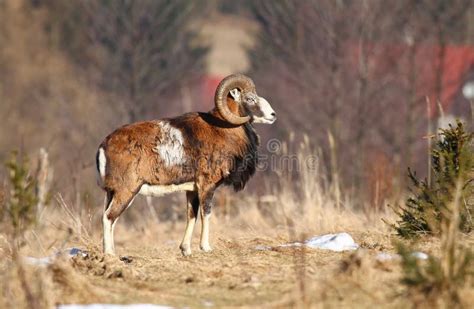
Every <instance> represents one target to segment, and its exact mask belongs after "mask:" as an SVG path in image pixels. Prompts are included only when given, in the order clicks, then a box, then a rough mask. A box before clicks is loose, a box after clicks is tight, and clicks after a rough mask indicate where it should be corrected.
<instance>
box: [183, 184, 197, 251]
mask: <svg viewBox="0 0 474 309" xmlns="http://www.w3.org/2000/svg"><path fill="white" fill-rule="evenodd" d="M186 199H187V206H186V231H185V232H184V237H183V241H182V242H181V245H180V246H179V248H180V249H181V253H182V254H183V255H184V256H188V255H191V238H192V236H193V231H194V225H195V224H196V220H197V216H198V211H199V199H198V196H197V193H196V192H193V191H187V192H186Z"/></svg>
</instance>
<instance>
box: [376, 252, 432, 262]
mask: <svg viewBox="0 0 474 309" xmlns="http://www.w3.org/2000/svg"><path fill="white" fill-rule="evenodd" d="M411 255H412V256H413V257H415V258H417V259H419V260H427V259H428V254H426V253H424V252H420V251H415V252H412V253H411ZM401 258H402V257H401V256H400V255H399V254H390V253H387V252H380V253H379V254H377V255H376V256H375V259H376V260H377V261H380V262H386V261H391V260H400V259H401Z"/></svg>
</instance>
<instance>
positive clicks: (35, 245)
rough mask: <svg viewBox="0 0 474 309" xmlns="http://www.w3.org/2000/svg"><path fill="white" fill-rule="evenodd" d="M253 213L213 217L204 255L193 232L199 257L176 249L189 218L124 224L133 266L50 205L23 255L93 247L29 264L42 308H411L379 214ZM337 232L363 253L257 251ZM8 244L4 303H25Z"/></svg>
mask: <svg viewBox="0 0 474 309" xmlns="http://www.w3.org/2000/svg"><path fill="white" fill-rule="evenodd" d="M252 209H253V210H252ZM252 209H249V210H246V211H245V212H244V213H242V214H240V215H239V216H238V217H237V218H232V219H230V220H227V219H225V218H224V217H222V216H214V217H213V218H212V233H211V241H212V244H213V245H214V251H213V252H212V253H208V254H206V253H202V252H200V251H199V249H198V244H197V240H198V237H197V235H198V233H196V234H195V236H196V237H195V242H194V243H193V245H194V247H193V248H194V252H193V255H192V256H191V257H187V258H185V257H182V256H181V253H180V251H179V249H178V245H179V241H180V240H181V236H182V232H183V229H184V222H178V224H176V225H173V224H172V223H167V222H165V223H160V224H154V223H153V222H150V221H146V220H144V221H143V222H141V223H137V224H135V225H134V227H132V226H130V225H127V224H120V223H119V224H118V225H117V229H116V245H117V250H118V254H119V255H120V256H124V255H126V256H128V257H129V260H131V261H129V262H123V261H121V260H119V259H118V258H112V257H104V256H103V255H102V253H101V252H100V237H101V232H100V224H99V220H94V221H93V224H92V226H93V229H92V230H90V231H89V235H84V233H80V229H75V230H70V229H69V227H70V226H71V223H70V220H71V219H68V218H67V217H66V216H64V215H63V211H57V210H56V211H51V212H50V213H48V214H45V217H46V218H49V219H47V220H45V222H44V224H43V225H42V226H39V227H38V228H36V229H35V231H32V232H30V233H29V234H28V237H27V241H26V245H25V246H24V248H23V250H22V254H23V255H30V256H46V255H49V254H52V253H54V252H55V251H56V250H58V249H60V248H64V247H71V246H75V247H80V248H87V250H89V256H88V257H86V258H82V257H75V258H73V259H72V260H67V259H64V258H63V259H58V260H57V261H56V262H55V263H54V264H53V265H51V266H49V267H46V268H41V267H36V266H27V265H26V266H25V267H26V271H27V276H28V278H30V280H29V283H30V285H31V286H32V290H33V291H34V293H35V295H36V297H38V299H39V303H41V304H42V306H45V307H48V306H51V305H54V304H67V303H155V304H164V305H172V306H178V307H183V306H191V307H206V306H208V305H209V304H213V305H214V306H216V307H227V306H243V307H254V306H263V307H284V306H301V307H307V306H309V307H313V306H325V307H341V306H342V307H352V306H353V305H354V304H357V305H358V307H373V306H374V305H375V306H383V307H400V306H405V305H410V300H409V299H408V298H407V297H406V295H405V294H406V293H405V291H404V289H403V287H402V286H401V285H400V283H399V280H400V270H399V266H398V263H397V262H395V261H392V262H385V263H379V262H377V261H376V259H375V256H376V254H377V253H379V252H382V251H383V252H389V253H393V252H394V243H393V241H392V237H391V236H390V231H389V230H388V228H387V227H386V226H385V225H384V224H383V223H379V222H380V220H373V221H366V220H364V217H363V216H362V215H360V214H357V213H352V212H341V213H337V212H336V211H335V210H334V209H332V208H330V207H328V208H327V209H321V211H323V212H324V213H325V217H327V221H328V222H325V223H321V221H320V220H321V218H319V217H317V216H316V217H313V216H307V217H308V218H307V219H306V220H305V221H304V222H299V221H298V220H296V219H297V218H295V223H294V226H293V227H294V228H293V229H289V228H288V225H286V226H285V225H284V224H281V225H279V224H275V225H273V226H272V224H271V222H275V220H273V219H272V220H269V219H268V218H265V217H264V216H262V215H261V212H258V211H256V210H255V209H256V207H254V208H252ZM131 211H133V208H132V209H131ZM52 218H54V220H52ZM250 218H251V220H250ZM76 219H77V218H76ZM95 219H98V218H95ZM198 231H199V226H198V227H197V229H196V232H198ZM340 231H347V232H349V233H351V234H352V236H353V237H354V239H355V240H356V242H358V243H359V244H361V246H362V249H361V250H359V251H358V252H357V253H353V252H343V253H337V252H330V251H322V250H314V249H294V248H274V249H272V250H267V251H260V250H256V249H255V247H256V246H258V245H265V246H277V245H279V244H282V243H286V242H288V241H291V240H294V238H296V239H299V238H305V237H307V236H312V235H316V234H322V233H328V232H340ZM470 241H472V239H471V240H470ZM3 245H4V244H2V248H3V251H2V253H3V254H2V255H3V257H2V262H1V263H0V268H1V269H2V274H3V275H2V277H4V279H6V280H2V281H1V283H0V286H1V289H2V291H3V293H2V294H3V301H2V303H3V304H4V305H6V306H9V307H11V306H22V305H24V304H25V303H24V301H25V300H24V296H23V294H22V289H21V287H20V286H19V283H18V282H17V281H18V280H17V278H16V271H15V268H12V265H13V263H11V262H10V261H9V255H8V248H7V247H5V246H3ZM420 246H421V248H420V249H422V250H424V251H425V252H435V251H436V250H437V247H438V243H437V242H436V241H434V240H433V241H431V240H428V241H427V242H426V243H422V244H421V245H420ZM471 295H472V291H471ZM0 305H1V304H0Z"/></svg>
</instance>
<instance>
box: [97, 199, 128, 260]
mask: <svg viewBox="0 0 474 309" xmlns="http://www.w3.org/2000/svg"><path fill="white" fill-rule="evenodd" d="M135 195H136V193H135V192H131V191H117V192H114V193H112V192H107V196H106V198H105V207H104V215H103V217H102V224H103V229H104V234H103V245H104V253H105V254H112V255H114V254H115V246H114V228H115V224H116V223H117V220H118V218H119V217H120V215H121V214H122V213H123V212H124V211H125V209H127V208H128V207H129V206H130V205H131V204H132V202H133V199H134V198H135Z"/></svg>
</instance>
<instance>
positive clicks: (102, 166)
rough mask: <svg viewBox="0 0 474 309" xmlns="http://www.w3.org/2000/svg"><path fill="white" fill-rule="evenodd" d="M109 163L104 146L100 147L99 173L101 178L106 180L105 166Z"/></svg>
mask: <svg viewBox="0 0 474 309" xmlns="http://www.w3.org/2000/svg"><path fill="white" fill-rule="evenodd" d="M106 165H107V158H106V157H105V151H104V148H102V147H100V148H99V166H98V168H99V175H100V179H101V180H102V181H104V179H105V166H106Z"/></svg>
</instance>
